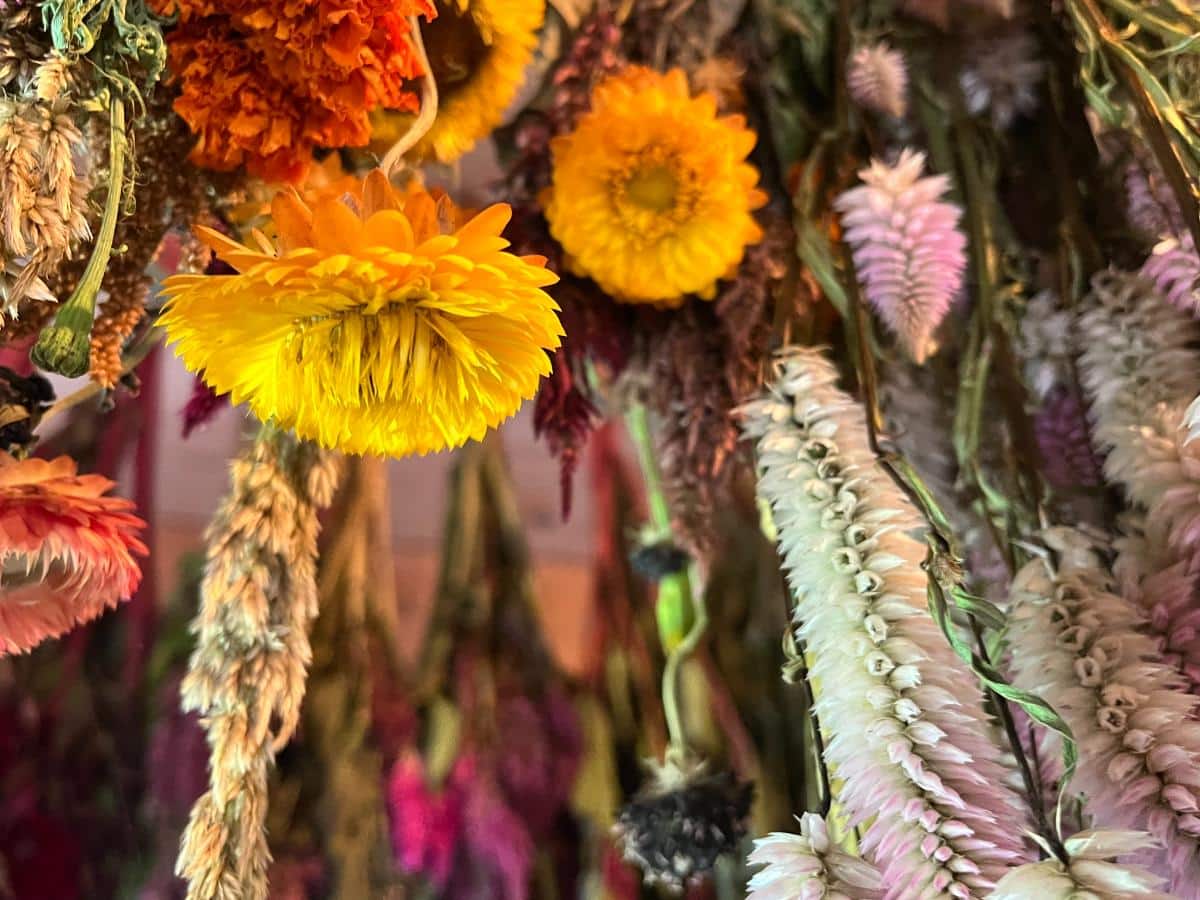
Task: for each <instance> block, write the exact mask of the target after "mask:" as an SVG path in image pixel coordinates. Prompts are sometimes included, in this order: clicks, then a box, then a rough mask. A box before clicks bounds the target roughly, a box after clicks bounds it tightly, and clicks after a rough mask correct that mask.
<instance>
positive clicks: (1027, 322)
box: [1020, 291, 1075, 401]
mask: <svg viewBox="0 0 1200 900" xmlns="http://www.w3.org/2000/svg"><path fill="white" fill-rule="evenodd" d="M1074 326H1075V321H1074V319H1073V318H1072V316H1071V314H1070V313H1069V312H1067V311H1066V310H1065V309H1063V307H1062V304H1061V303H1059V299H1058V295H1057V294H1056V293H1054V292H1053V291H1039V292H1038V293H1036V294H1034V295H1033V296H1032V297H1030V298H1029V301H1028V302H1027V303H1026V304H1025V313H1024V315H1022V316H1021V331H1020V350H1021V360H1022V362H1023V364H1024V368H1025V383H1026V384H1027V385H1028V387H1029V390H1030V392H1031V393H1032V394H1033V396H1034V399H1036V400H1039V401H1042V400H1045V399H1046V398H1047V397H1049V396H1050V394H1051V393H1052V392H1053V391H1054V389H1055V388H1056V387H1059V386H1060V385H1063V384H1069V383H1070V380H1071V378H1072V373H1071V368H1072V360H1073V357H1074V355H1075V354H1074V347H1073V338H1072V331H1073V329H1074Z"/></svg>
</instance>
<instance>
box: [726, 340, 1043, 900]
mask: <svg viewBox="0 0 1200 900" xmlns="http://www.w3.org/2000/svg"><path fill="white" fill-rule="evenodd" d="M836 381H837V372H836V370H835V369H834V367H833V366H832V365H831V364H830V362H829V361H828V360H827V359H826V358H825V357H824V356H823V355H822V354H821V353H820V352H819V351H817V350H814V349H810V348H805V349H794V350H789V351H787V352H786V353H785V354H784V355H782V356H781V357H780V359H779V361H778V362H777V363H776V366H775V379H774V381H773V382H772V384H771V385H770V388H769V390H768V393H767V394H766V395H765V396H764V397H763V398H762V399H761V400H757V401H755V402H753V403H750V404H748V405H747V406H746V407H745V408H744V410H743V415H744V431H745V433H746V435H747V436H748V437H752V438H754V439H755V440H756V442H757V451H758V452H757V456H758V458H757V468H758V473H759V479H758V492H759V496H760V498H762V500H763V501H765V502H767V503H769V504H770V506H771V509H772V512H773V514H774V521H775V527H776V529H777V531H778V534H779V546H780V552H781V555H782V557H783V566H784V570H785V571H786V573H787V577H788V581H789V584H790V585H791V588H792V592H793V595H794V597H795V601H796V606H795V611H794V618H795V622H796V625H797V626H798V629H799V637H800V638H801V639H802V640H803V641H804V643H805V645H806V646H807V649H808V658H809V661H810V666H811V674H812V678H813V683H814V685H816V689H817V707H816V711H817V714H818V716H819V717H820V721H821V725H822V728H823V729H824V730H826V731H827V733H828V734H829V735H830V739H829V743H828V745H827V746H826V761H827V762H828V763H829V764H830V766H831V768H832V769H833V771H834V772H835V773H836V777H837V779H838V781H839V783H840V788H839V796H838V799H839V801H840V803H841V805H842V807H843V808H844V809H845V811H846V813H847V814H848V816H849V819H850V823H849V824H850V825H851V827H862V828H864V829H865V834H864V837H863V841H862V851H863V854H864V856H865V857H866V858H868V859H869V860H871V861H872V862H873V863H875V865H876V866H878V867H879V869H880V870H881V874H882V879H883V886H884V896H885V897H886V898H888V900H923V898H931V897H945V896H949V897H958V898H968V897H978V896H980V895H981V894H982V893H983V892H984V891H986V890H987V889H988V888H990V887H991V886H993V885H994V883H995V881H996V880H997V879H998V878H999V877H1000V876H1001V875H1002V874H1003V872H1004V871H1005V869H1006V868H1007V867H1008V866H1010V865H1012V864H1015V863H1020V862H1023V861H1024V860H1025V859H1026V858H1028V849H1027V848H1026V847H1025V846H1024V844H1023V839H1022V831H1023V829H1024V826H1025V816H1026V813H1025V810H1024V806H1023V804H1022V803H1021V801H1020V799H1019V798H1018V796H1017V794H1016V793H1015V792H1014V791H1013V790H1012V788H1011V787H1010V778H1009V776H1010V774H1011V773H1010V771H1009V770H1008V769H1007V768H1006V766H1005V764H1004V763H1003V762H1002V758H1003V756H1004V752H1003V751H1002V750H1001V748H1000V747H999V746H998V745H997V744H996V743H995V731H994V729H993V728H992V727H991V725H990V724H989V722H988V719H987V716H986V715H985V714H984V712H983V697H982V694H981V691H980V688H979V684H978V681H977V679H976V678H975V676H974V675H973V674H972V673H971V672H970V670H969V669H967V668H966V666H964V665H963V663H962V662H961V661H960V660H959V659H958V658H957V657H956V656H955V655H954V652H953V651H952V650H951V649H950V647H949V645H948V643H947V642H946V640H945V638H944V637H943V635H942V634H941V632H940V631H939V630H938V627H937V625H936V624H935V623H934V621H933V618H932V617H931V616H930V615H929V612H928V608H927V589H928V580H927V575H926V573H925V570H924V569H923V567H922V562H923V561H924V558H925V546H924V544H923V543H922V542H921V541H920V540H919V538H918V535H919V534H920V533H921V531H922V530H923V529H924V527H925V525H924V523H923V521H922V520H921V519H920V517H919V515H918V514H917V511H916V510H915V509H914V508H913V506H912V504H911V503H910V501H909V500H908V499H907V497H905V496H904V495H903V494H902V493H901V492H900V490H899V488H897V487H896V485H895V483H894V482H893V481H892V480H891V479H890V478H889V477H888V476H887V474H885V473H884V472H883V470H882V468H881V467H880V466H879V465H878V463H877V461H876V459H875V456H874V454H873V453H872V451H871V449H870V445H869V443H868V439H867V430H866V424H865V421H864V414H863V409H862V406H860V405H859V404H858V403H855V402H854V401H853V400H852V399H851V398H850V397H849V396H848V395H847V394H845V393H844V392H843V391H841V390H840V389H838V388H837V386H836Z"/></svg>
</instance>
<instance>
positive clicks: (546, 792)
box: [496, 688, 583, 837]
mask: <svg viewBox="0 0 1200 900" xmlns="http://www.w3.org/2000/svg"><path fill="white" fill-rule="evenodd" d="M497 729H498V731H499V733H500V734H502V735H504V740H503V742H502V743H501V744H500V746H499V747H498V748H497V753H496V781H497V783H498V784H499V786H500V788H501V789H502V790H503V792H504V796H505V797H506V798H507V801H508V805H509V806H510V807H512V809H513V810H515V811H516V812H517V813H518V814H519V815H520V817H521V818H522V819H523V820H524V822H525V824H526V826H527V828H528V830H529V832H530V833H531V834H533V835H534V836H535V837H542V836H544V835H547V834H548V833H550V831H551V830H552V829H553V827H554V824H555V821H556V820H557V819H558V817H559V815H560V814H561V813H562V812H563V810H564V809H565V808H566V805H567V801H568V800H569V799H570V796H571V790H572V788H573V787H574V785H575V775H576V773H577V772H578V770H579V764H580V762H581V760H582V755H583V734H582V732H581V730H580V726H579V717H578V715H577V713H576V712H575V707H574V706H572V705H571V701H570V700H569V699H568V697H567V696H566V695H565V694H564V693H563V692H562V690H560V689H557V688H551V689H550V690H548V691H547V692H546V694H545V696H543V697H540V698H537V699H536V700H534V699H531V698H530V697H526V696H522V695H516V696H512V697H508V698H506V699H505V700H503V701H502V702H501V704H500V706H499V709H498V710H497Z"/></svg>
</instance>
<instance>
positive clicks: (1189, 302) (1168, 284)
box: [1141, 235, 1200, 316]
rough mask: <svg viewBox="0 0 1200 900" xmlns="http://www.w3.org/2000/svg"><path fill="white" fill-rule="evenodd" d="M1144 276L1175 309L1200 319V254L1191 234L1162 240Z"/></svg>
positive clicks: (1150, 256) (1147, 262)
mask: <svg viewBox="0 0 1200 900" xmlns="http://www.w3.org/2000/svg"><path fill="white" fill-rule="evenodd" d="M1141 274H1142V277H1143V278H1145V279H1146V280H1147V281H1150V282H1151V283H1152V284H1153V285H1154V286H1155V287H1156V288H1157V289H1158V291H1159V293H1161V294H1162V295H1163V296H1164V297H1165V298H1166V299H1167V300H1169V301H1171V303H1172V304H1173V305H1174V306H1175V307H1177V308H1178V309H1181V310H1183V312H1186V313H1190V314H1191V315H1193V316H1200V254H1197V253H1196V248H1195V246H1194V245H1193V244H1192V239H1191V237H1190V236H1189V235H1184V236H1182V237H1180V238H1173V237H1169V238H1166V239H1164V240H1162V241H1160V242H1159V243H1158V244H1157V246H1155V248H1154V251H1153V252H1152V253H1151V254H1150V255H1149V256H1148V257H1147V258H1146V262H1145V263H1143V264H1142V272H1141Z"/></svg>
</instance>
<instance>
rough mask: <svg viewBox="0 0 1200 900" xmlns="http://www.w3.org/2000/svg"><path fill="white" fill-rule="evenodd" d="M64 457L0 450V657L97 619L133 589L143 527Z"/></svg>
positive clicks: (105, 486)
mask: <svg viewBox="0 0 1200 900" xmlns="http://www.w3.org/2000/svg"><path fill="white" fill-rule="evenodd" d="M112 486H113V483H112V482H111V481H109V480H108V479H107V478H103V477H101V476H99V475H79V474H77V472H76V469H75V462H74V460H72V459H71V458H70V457H68V456H60V457H58V459H55V460H44V459H26V460H21V461H18V460H16V459H13V457H11V456H9V455H8V454H6V453H2V452H0V657H3V656H7V655H9V654H11V653H24V652H25V651H27V650H29V649H31V648H32V647H35V646H36V645H37V644H39V643H41V642H42V641H43V640H45V639H46V638H49V637H57V636H58V635H60V634H62V633H63V632H65V631H68V630H70V629H71V628H73V627H74V626H75V625H78V624H81V623H83V622H87V621H90V620H91V619H94V618H96V617H97V616H99V615H100V614H101V613H103V612H104V611H105V610H108V609H111V608H112V607H114V606H116V604H117V603H118V602H119V601H121V600H126V599H128V598H129V597H130V596H132V595H133V592H134V591H135V590H137V586H138V584H139V582H140V581H141V576H142V573H141V570H140V569H139V568H138V564H137V563H136V562H135V561H134V559H133V556H134V554H137V555H143V556H144V555H145V554H146V547H145V545H144V544H142V542H141V540H140V539H139V537H138V533H139V532H140V531H141V529H143V528H144V527H145V525H146V523H145V522H143V521H142V520H141V519H139V518H138V517H137V516H135V515H133V513H132V512H131V510H132V509H133V504H132V503H131V502H130V501H128V500H123V499H121V498H119V497H109V496H105V495H106V494H107V493H108V491H109V489H110V488H111V487H112Z"/></svg>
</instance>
